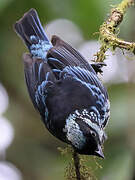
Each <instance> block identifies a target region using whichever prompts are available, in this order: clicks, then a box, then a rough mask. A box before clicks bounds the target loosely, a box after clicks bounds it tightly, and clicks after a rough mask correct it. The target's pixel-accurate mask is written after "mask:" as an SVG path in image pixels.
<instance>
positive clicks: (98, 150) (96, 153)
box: [94, 145, 105, 159]
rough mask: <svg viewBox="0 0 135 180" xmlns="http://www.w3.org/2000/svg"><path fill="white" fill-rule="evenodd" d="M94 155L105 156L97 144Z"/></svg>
mask: <svg viewBox="0 0 135 180" xmlns="http://www.w3.org/2000/svg"><path fill="white" fill-rule="evenodd" d="M94 155H95V156H98V157H101V158H103V159H104V158H105V156H104V154H103V151H102V148H101V146H100V145H98V148H97V150H96V151H95V153H94Z"/></svg>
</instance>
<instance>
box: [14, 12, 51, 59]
mask: <svg viewBox="0 0 135 180" xmlns="http://www.w3.org/2000/svg"><path fill="white" fill-rule="evenodd" d="M14 29H15V31H16V33H17V34H19V36H20V37H21V38H22V39H23V41H24V43H25V44H26V46H27V47H28V49H29V51H30V53H31V54H32V55H33V56H35V57H39V58H42V59H44V58H45V57H46V54H47V51H48V50H49V49H50V48H51V47H52V45H51V43H50V41H49V40H48V38H47V36H46V34H45V31H44V29H43V27H42V25H41V23H40V20H39V17H38V14H37V12H36V10H35V9H30V10H29V11H28V12H27V13H25V14H24V16H23V17H22V18H21V19H20V20H19V21H17V22H16V23H15V25H14Z"/></svg>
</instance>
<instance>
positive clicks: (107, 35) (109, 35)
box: [95, 0, 135, 62]
mask: <svg viewBox="0 0 135 180" xmlns="http://www.w3.org/2000/svg"><path fill="white" fill-rule="evenodd" d="M134 4H135V1H134V0H123V1H122V2H121V3H120V4H118V6H117V7H116V8H113V9H112V10H111V13H110V16H109V18H108V19H107V20H106V21H105V22H104V23H103V24H102V25H101V26H100V29H99V40H100V41H101V43H102V45H101V48H100V50H99V51H98V52H97V54H96V55H95V56H96V57H97V58H96V59H95V62H103V61H104V59H105V58H106V55H105V52H106V51H107V50H108V49H109V48H111V49H113V50H114V49H115V48H116V47H119V48H121V49H126V50H128V51H131V52H133V53H134V54H135V43H134V42H127V41H124V40H122V39H119V38H118V37H117V36H118V33H117V31H116V29H117V27H118V25H119V24H120V23H121V22H122V20H123V16H124V14H125V12H126V10H127V8H129V7H130V6H133V5H134Z"/></svg>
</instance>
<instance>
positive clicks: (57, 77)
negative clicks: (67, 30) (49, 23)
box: [14, 8, 110, 158]
mask: <svg viewBox="0 0 135 180" xmlns="http://www.w3.org/2000/svg"><path fill="white" fill-rule="evenodd" d="M14 30H15V32H16V33H17V34H18V35H19V37H20V38H21V39H22V40H23V42H24V44H25V45H26V47H27V48H28V50H29V53H25V54H23V63H24V74H25V80H26V85H27V89H28V93H29V96H30V98H31V100H32V103H33V105H34V107H35V109H36V110H37V111H38V112H39V113H40V116H41V120H42V121H43V123H44V125H45V127H46V128H47V129H48V131H49V132H50V133H51V134H52V135H53V136H55V137H56V138H58V139H59V140H61V141H63V142H65V143H67V144H69V145H71V146H72V147H73V149H74V150H75V151H76V152H77V153H79V154H83V155H93V156H98V157H101V158H104V154H103V150H102V146H103V143H104V141H105V140H106V139H107V135H106V133H105V127H106V125H107V124H108V121H109V117H110V102H109V97H108V92H107V89H106V88H105V87H104V85H103V84H102V82H101V80H100V79H99V77H98V73H102V72H103V71H102V67H103V66H105V65H106V64H105V63H101V62H99V63H96V62H95V63H91V64H90V63H89V62H88V61H87V60H86V59H85V58H84V57H83V56H82V55H81V54H80V53H79V52H78V51H77V50H75V49H74V48H73V47H72V46H70V45H69V44H68V43H66V42H65V41H63V40H62V39H61V38H60V37H58V36H56V35H53V36H52V39H51V41H50V40H49V39H48V37H47V35H46V32H45V30H44V28H43V26H42V25H41V22H40V19H39V16H38V13H37V11H36V10H35V9H33V8H32V9H30V10H29V11H28V12H26V13H25V14H24V15H23V17H22V18H21V19H19V20H18V21H16V23H15V24H14Z"/></svg>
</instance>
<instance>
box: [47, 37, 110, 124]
mask: <svg viewBox="0 0 135 180" xmlns="http://www.w3.org/2000/svg"><path fill="white" fill-rule="evenodd" d="M52 44H53V48H51V49H50V50H49V51H48V54H47V58H48V61H47V62H48V64H49V66H50V67H51V68H52V71H53V72H54V75H55V77H56V78H57V79H66V78H69V77H70V78H73V79H77V80H79V81H80V82H81V83H82V84H83V85H84V84H85V85H86V86H87V87H88V88H89V90H90V93H91V94H93V97H95V101H96V102H97V106H99V107H100V108H99V109H102V112H101V114H102V115H103V117H102V119H103V121H102V126H103V127H105V126H106V123H107V119H108V116H109V103H108V94H107V90H106V88H105V87H104V86H103V85H102V83H101V81H100V80H99V78H98V77H97V74H96V72H95V71H94V69H93V68H92V66H91V65H90V64H89V63H88V62H87V61H86V60H85V59H84V58H83V57H82V55H81V54H80V53H79V52H78V51H76V50H75V49H74V48H72V47H71V46H70V45H69V44H67V43H65V42H64V41H63V40H61V39H60V38H59V37H57V36H53V38H52Z"/></svg>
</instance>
